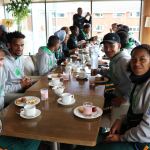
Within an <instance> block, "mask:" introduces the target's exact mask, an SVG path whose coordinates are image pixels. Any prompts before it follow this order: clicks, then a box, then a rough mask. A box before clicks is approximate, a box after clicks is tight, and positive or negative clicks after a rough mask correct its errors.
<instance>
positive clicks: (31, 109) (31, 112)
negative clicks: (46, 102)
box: [22, 105, 36, 117]
mask: <svg viewBox="0 0 150 150" xmlns="http://www.w3.org/2000/svg"><path fill="white" fill-rule="evenodd" d="M22 110H23V111H24V115H25V116H27V117H31V116H35V114H36V107H35V106H32V105H25V106H24V108H23V109H22Z"/></svg>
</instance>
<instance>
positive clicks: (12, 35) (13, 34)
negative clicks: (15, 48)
mask: <svg viewBox="0 0 150 150" xmlns="http://www.w3.org/2000/svg"><path fill="white" fill-rule="evenodd" d="M6 37H7V41H8V43H11V42H12V40H13V39H24V38H25V35H24V34H22V33H21V32H19V31H14V32H9V33H7V35H6Z"/></svg>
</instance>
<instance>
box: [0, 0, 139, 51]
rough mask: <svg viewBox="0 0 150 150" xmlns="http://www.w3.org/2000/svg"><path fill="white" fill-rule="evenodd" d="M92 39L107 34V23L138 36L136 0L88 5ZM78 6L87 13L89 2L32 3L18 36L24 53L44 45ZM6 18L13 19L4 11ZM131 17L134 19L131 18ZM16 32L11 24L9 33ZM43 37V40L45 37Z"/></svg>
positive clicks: (66, 23) (70, 20)
mask: <svg viewBox="0 0 150 150" xmlns="http://www.w3.org/2000/svg"><path fill="white" fill-rule="evenodd" d="M92 4H93V6H92V8H93V9H92V14H93V17H92V36H95V35H98V37H99V39H102V38H103V36H104V35H105V34H106V33H108V32H110V28H111V24H112V23H118V24H125V25H128V26H129V27H130V31H131V32H133V36H134V37H136V38H137V39H138V36H139V16H140V7H141V2H140V0H134V1H130V0H126V1H118V0H113V1H112V0H108V1H104V0H102V1H94V0H93V2H92ZM2 7H3V6H0V19H1V20H0V23H1V21H2V19H3V18H4V11H3V9H4V7H3V8H2ZM78 7H82V9H83V14H82V15H83V16H85V15H86V13H87V12H91V2H90V1H89V0H87V1H71V2H70V0H68V1H65V2H60V1H59V2H57V3H56V2H52V1H51V2H50V3H48V2H47V3H46V9H45V3H44V2H43V3H42V2H41V3H38V2H37V3H32V4H31V6H30V9H31V13H30V15H29V16H28V18H27V19H25V20H24V21H23V23H22V33H24V34H25V36H26V38H25V50H24V54H29V52H30V53H31V54H35V53H37V51H38V48H39V47H40V46H43V45H46V43H47V40H48V37H49V36H50V35H53V34H54V32H55V31H57V30H59V29H60V28H61V27H63V26H67V27H69V26H71V25H72V24H73V15H74V14H75V13H77V8H78ZM5 15H6V18H7V19H14V18H13V16H12V15H11V14H8V13H7V12H6V14H5ZM132 17H134V19H131V18H132ZM14 30H17V25H16V24H15V23H14V24H13V26H12V27H10V28H9V31H14ZM46 35H47V37H46Z"/></svg>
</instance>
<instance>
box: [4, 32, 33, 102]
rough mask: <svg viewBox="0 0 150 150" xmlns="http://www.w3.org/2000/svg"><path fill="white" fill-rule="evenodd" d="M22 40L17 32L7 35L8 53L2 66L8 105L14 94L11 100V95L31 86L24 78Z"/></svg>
mask: <svg viewBox="0 0 150 150" xmlns="http://www.w3.org/2000/svg"><path fill="white" fill-rule="evenodd" d="M24 38H25V36H24V35H23V34H22V33H21V32H18V31H15V32H10V33H8V34H7V40H8V46H9V51H8V54H7V55H6V59H5V63H4V65H5V70H6V73H7V75H8V77H7V81H6V86H5V93H6V96H8V97H6V101H7V100H8V103H9V102H10V101H11V100H12V99H14V98H15V94H14V95H13V96H14V98H13V97H12V94H11V93H20V92H24V90H25V89H27V88H29V87H30V86H31V85H32V81H31V79H30V78H28V77H25V76H24V59H23V57H22V54H23V49H24ZM17 97H18V96H17ZM17 97H16V98H17Z"/></svg>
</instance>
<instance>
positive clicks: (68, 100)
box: [61, 93, 74, 104]
mask: <svg viewBox="0 0 150 150" xmlns="http://www.w3.org/2000/svg"><path fill="white" fill-rule="evenodd" d="M61 97H62V102H63V103H64V104H70V103H71V101H72V99H74V95H72V94H70V93H63V94H62V95H61Z"/></svg>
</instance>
